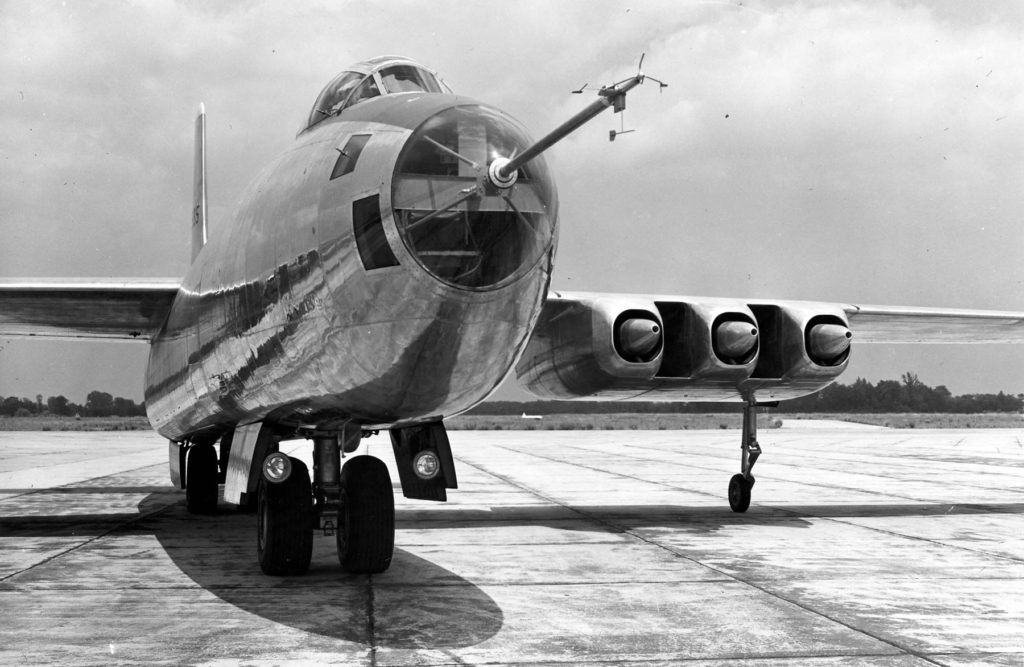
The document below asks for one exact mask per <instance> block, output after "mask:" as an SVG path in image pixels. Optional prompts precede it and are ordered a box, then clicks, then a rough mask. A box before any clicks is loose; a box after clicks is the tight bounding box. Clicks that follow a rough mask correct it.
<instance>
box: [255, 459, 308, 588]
mask: <svg viewBox="0 0 1024 667" xmlns="http://www.w3.org/2000/svg"><path fill="white" fill-rule="evenodd" d="M289 460H290V461H291V464H292V470H291V474H289V475H288V477H287V478H285V479H284V480H283V481H281V482H270V481H268V480H267V478H266V477H265V476H263V475H260V483H259V491H258V493H257V501H256V521H257V524H256V555H257V556H258V558H259V561H260V569H262V570H263V573H264V574H271V575H297V574H305V572H306V570H308V569H309V561H310V559H311V558H312V557H313V489H312V486H311V484H310V481H309V469H308V468H307V467H306V464H305V463H303V462H302V461H300V460H299V459H296V458H291V457H289Z"/></svg>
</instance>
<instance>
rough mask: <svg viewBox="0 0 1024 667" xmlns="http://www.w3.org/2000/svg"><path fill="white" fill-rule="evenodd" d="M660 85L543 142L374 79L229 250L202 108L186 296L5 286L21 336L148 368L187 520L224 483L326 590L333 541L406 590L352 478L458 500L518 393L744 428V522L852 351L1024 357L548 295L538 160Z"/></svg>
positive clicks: (424, 79) (436, 92)
mask: <svg viewBox="0 0 1024 667" xmlns="http://www.w3.org/2000/svg"><path fill="white" fill-rule="evenodd" d="M645 79H651V80H654V79H653V78H651V77H645V75H644V74H643V73H642V72H638V73H637V74H636V75H634V76H632V77H630V78H627V79H625V80H623V81H620V82H618V83H615V84H612V85H608V86H605V87H603V88H601V89H600V90H599V91H598V93H597V99H596V100H594V101H593V102H592V103H591V104H590V105H589V106H587V107H586V108H584V109H583V110H582V111H580V112H579V113H578V114H577V115H575V116H573V117H572V118H570V119H569V120H567V121H566V122H565V123H563V124H562V125H560V126H559V127H558V128H556V129H555V130H553V131H552V132H550V133H549V134H548V135H546V136H545V137H543V138H542V139H541V140H539V141H536V142H534V141H533V140H531V138H530V136H529V135H528V134H527V132H526V130H525V129H524V128H523V127H522V126H521V125H520V124H519V123H518V122H517V121H516V120H514V119H513V118H512V117H511V116H509V115H508V114H506V113H505V112H503V111H501V110H499V109H496V108H494V107H492V106H488V105H486V104H482V103H480V102H478V101H475V100H473V99H470V98H467V97H462V96H459V95H456V94H454V93H453V92H452V91H451V90H450V89H449V88H448V86H447V85H446V84H445V83H444V82H443V81H442V80H441V79H440V78H439V77H438V76H437V74H436V73H434V72H432V71H430V70H429V69H427V68H425V67H423V66H421V65H419V64H418V63H416V62H414V61H412V60H409V59H407V58H402V57H391V56H388V57H379V58H374V59H371V60H367V61H365V62H361V63H357V64H355V65H353V66H351V67H349V68H348V69H346V70H345V71H343V72H342V73H341V74H339V75H338V76H337V77H335V78H334V79H332V80H331V81H330V82H329V83H328V84H327V86H326V87H325V88H324V89H323V91H322V92H321V93H320V95H319V96H318V97H317V98H316V101H315V102H314V103H313V107H312V109H311V110H310V112H309V116H308V119H307V122H306V123H305V126H304V127H303V128H302V129H301V131H300V132H299V133H298V135H297V137H296V141H295V144H294V146H292V148H291V149H290V150H288V151H287V152H286V153H284V154H283V155H281V156H280V157H279V158H278V159H277V160H276V161H274V162H273V163H271V164H270V165H269V166H268V167H267V168H266V169H264V171H263V172H262V173H261V174H260V175H259V176H257V178H256V180H255V181H254V182H253V183H252V185H251V186H250V187H249V189H248V190H247V191H246V193H245V194H244V195H243V197H242V199H241V201H240V202H239V204H238V205H237V207H236V208H235V209H234V212H233V215H232V217H231V218H230V219H228V220H224V221H216V220H215V221H213V223H214V224H212V225H208V223H207V195H206V160H205V112H204V111H203V109H202V107H200V113H199V115H198V117H197V119H196V151H195V167H194V168H195V172H194V173H195V178H194V201H193V208H192V264H191V267H190V268H189V270H188V272H187V273H186V275H185V276H184V278H182V279H181V280H177V279H175V280H131V279H123V280H115V281H110V280H103V281H101V280H54V281H38V280H25V281H15V280H7V281H4V282H2V283H0V334H2V335H5V336H38V337H51V338H105V339H123V340H134V341H143V342H145V343H148V344H149V346H150V352H149V361H148V365H147V369H146V376H145V401H146V410H147V413H148V416H149V420H150V422H151V423H152V425H153V428H154V429H155V430H156V431H157V432H158V433H160V434H161V435H162V436H163V437H165V438H166V439H167V440H168V442H169V461H170V475H171V479H172V482H173V483H174V484H176V485H179V486H180V487H181V488H183V489H184V490H185V495H186V504H187V507H188V509H189V511H190V512H192V513H196V514H203V513H210V512H212V511H215V510H216V508H217V504H218V497H219V493H220V489H219V484H223V485H224V491H223V495H224V498H225V500H226V501H227V502H228V503H233V504H237V505H240V506H242V507H245V508H248V509H254V510H255V511H256V526H257V531H256V532H257V540H256V542H257V557H258V560H259V563H260V566H261V568H262V570H263V571H264V572H266V573H267V574H273V575H297V574H302V573H304V572H305V571H306V570H307V569H308V567H309V563H310V559H311V554H312V548H313V536H314V533H321V534H324V535H327V536H334V537H335V539H336V542H337V551H338V557H339V559H340V561H341V564H342V566H343V567H344V568H345V569H346V570H348V571H350V572H360V573H375V572H381V571H383V570H385V569H387V567H388V566H389V564H390V562H391V557H392V551H393V548H394V525H395V524H394V521H395V514H394V497H393V494H392V486H391V479H390V476H389V473H388V469H387V467H386V466H385V464H384V463H383V461H381V460H380V459H378V458H375V457H373V456H365V455H359V456H351V457H344V456H343V453H351V452H354V451H355V450H356V449H357V447H358V446H359V444H360V441H361V439H362V438H365V437H368V436H370V435H372V434H375V433H379V432H380V431H382V430H387V431H388V432H389V434H390V438H391V443H392V446H393V449H394V455H395V460H396V464H397V470H398V474H399V477H400V481H401V486H402V492H403V494H404V495H405V496H407V497H410V498H419V499H427V500H437V501H444V500H446V499H447V495H446V494H447V489H454V488H457V478H456V471H455V466H454V462H453V457H452V452H451V448H450V446H449V441H448V437H447V435H446V432H445V425H444V420H445V419H446V418H448V417H451V416H453V415H457V414H459V413H461V412H464V411H466V410H468V409H470V408H471V407H473V406H474V405H476V404H478V403H480V402H481V401H483V400H484V399H485V398H487V396H488V395H490V394H491V393H492V392H493V391H494V390H495V389H496V388H497V387H498V385H499V384H500V383H501V382H502V381H503V380H504V379H505V378H506V376H508V375H510V374H511V373H512V372H514V373H515V376H516V378H517V380H518V382H519V383H520V384H521V385H522V386H523V387H524V388H525V389H527V390H528V391H530V392H532V393H533V394H535V395H537V396H540V397H543V398H554V399H580V398H586V399H591V400H594V399H598V400H622V401H629V400H656V401H679V402H686V401H721V402H733V403H738V404H741V405H742V406H743V410H744V422H743V430H742V436H741V448H740V451H741V458H740V466H739V472H738V473H737V474H736V475H734V476H733V477H732V478H731V480H730V481H729V484H728V500H729V504H730V506H731V507H732V509H733V510H735V511H737V512H743V511H745V510H746V509H747V508H748V506H749V504H750V499H751V487H752V485H753V483H754V477H753V475H752V470H753V468H754V464H755V462H756V461H757V458H758V456H759V455H760V453H761V449H760V446H759V445H758V442H757V435H756V420H755V417H756V410H757V408H758V406H762V405H765V404H773V403H775V402H778V401H781V400H785V399H790V398H795V397H799V396H803V395H806V394H810V393H813V392H815V391H817V390H819V389H821V388H823V387H825V386H826V385H828V384H829V383H831V382H833V381H834V380H835V379H836V378H837V377H838V376H839V375H840V374H841V373H842V372H843V371H844V370H845V369H846V368H847V365H848V363H849V357H850V350H851V345H852V341H853V340H856V341H857V342H858V344H859V343H889V342H939V343H948V342H1002V343H1020V342H1024V313H1022V312H994V311H963V310H958V311H954V310H942V309H925V308H902V307H877V306H863V305H853V304H843V303H814V302H806V301H783V300H778V301H774V300H761V299H757V300H748V299H723V298H701V297H687V296H668V295H665V296H657V295H646V296H641V295H621V294H592V293H570V292H561V291H553V290H552V289H550V285H549V283H550V278H551V272H552V267H553V262H554V256H555V245H556V238H557V234H558V217H557V214H558V195H557V191H556V189H555V182H554V179H553V176H552V174H551V171H550V170H549V168H548V165H547V164H546V162H545V159H544V157H543V155H542V154H543V152H544V151H545V150H546V149H547V148H549V147H550V146H552V145H553V144H554V143H556V142H557V141H558V140H559V139H561V138H563V137H565V136H566V135H567V134H569V133H571V132H572V131H573V130H575V129H577V128H578V127H580V126H581V125H583V124H584V123H586V122H587V121H588V120H590V119H591V118H593V117H595V116H596V115H598V114H599V113H601V112H602V111H603V110H605V109H607V108H612V109H613V111H615V112H619V111H621V110H622V109H623V108H624V107H625V99H626V94H627V93H628V92H629V91H630V90H631V89H633V88H634V87H636V86H638V85H640V84H642V83H643V82H644V81H645ZM654 81H656V80H654ZM657 83H658V84H659V85H665V84H662V83H661V82H657ZM611 138H612V139H614V134H613V135H612V136H611ZM294 439H306V440H309V441H311V442H312V449H313V456H312V460H313V470H312V475H310V471H309V470H308V469H307V467H306V465H305V464H304V463H303V462H302V461H301V460H299V459H297V458H291V457H288V456H286V455H284V454H283V453H281V452H280V451H279V444H280V443H281V442H282V441H286V440H294ZM343 460H344V465H342V461H343Z"/></svg>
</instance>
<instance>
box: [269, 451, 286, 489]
mask: <svg viewBox="0 0 1024 667" xmlns="http://www.w3.org/2000/svg"><path fill="white" fill-rule="evenodd" d="M291 474H292V462H291V459H289V458H288V457H287V456H285V455H284V454H282V453H281V452H274V453H273V454H270V455H269V456H267V458H265V459H263V476H264V477H266V478H267V481H268V482H273V483H274V484H280V483H281V482H283V481H285V480H286V479H288V477H289V476H291Z"/></svg>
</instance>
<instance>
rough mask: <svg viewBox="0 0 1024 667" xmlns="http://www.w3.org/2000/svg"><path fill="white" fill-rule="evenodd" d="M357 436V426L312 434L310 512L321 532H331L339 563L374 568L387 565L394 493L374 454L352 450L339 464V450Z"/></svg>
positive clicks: (361, 570)
mask: <svg viewBox="0 0 1024 667" xmlns="http://www.w3.org/2000/svg"><path fill="white" fill-rule="evenodd" d="M361 439H362V430H361V429H360V428H359V427H358V426H346V427H345V428H344V429H342V431H341V432H340V434H339V435H337V436H323V437H315V438H313V462H314V465H313V495H314V497H315V498H316V509H315V515H316V517H317V523H318V525H319V528H320V529H321V530H322V531H323V533H324V535H334V536H335V541H336V542H337V547H338V560H339V561H341V565H342V567H344V568H345V569H346V570H347V571H349V572H352V573H356V574H376V573H379V572H383V571H384V570H386V569H388V566H389V565H390V564H391V555H392V553H393V552H394V548H395V497H394V492H393V491H392V490H391V475H390V474H389V473H388V468H387V466H386V465H384V462H383V461H381V460H380V459H377V458H374V457H372V456H356V457H354V458H351V459H349V460H348V462H347V463H345V466H344V467H342V466H341V455H340V453H341V452H342V451H344V452H346V453H348V452H353V451H355V450H356V449H357V448H358V447H359V441H360V440H361Z"/></svg>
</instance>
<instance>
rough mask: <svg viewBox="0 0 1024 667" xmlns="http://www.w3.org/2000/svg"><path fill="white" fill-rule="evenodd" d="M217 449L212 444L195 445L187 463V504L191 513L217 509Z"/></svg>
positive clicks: (207, 512) (218, 478)
mask: <svg viewBox="0 0 1024 667" xmlns="http://www.w3.org/2000/svg"><path fill="white" fill-rule="evenodd" d="M218 481H220V474H219V473H218V470H217V451H216V450H215V449H214V448H213V445H211V444H202V445H194V446H193V447H192V448H190V449H189V451H188V460H187V463H186V464H185V504H186V506H187V507H188V511H189V512H190V513H191V514H213V513H214V512H216V511H217V493H218V489H217V482H218Z"/></svg>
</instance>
